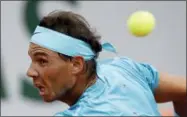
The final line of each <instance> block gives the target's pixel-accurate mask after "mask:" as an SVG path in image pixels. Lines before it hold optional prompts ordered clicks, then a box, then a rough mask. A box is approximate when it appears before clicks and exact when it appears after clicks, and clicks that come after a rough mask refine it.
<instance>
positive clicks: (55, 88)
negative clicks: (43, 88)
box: [45, 66, 75, 95]
mask: <svg viewBox="0 0 187 117" xmlns="http://www.w3.org/2000/svg"><path fill="white" fill-rule="evenodd" d="M45 74H47V75H46V78H47V79H46V80H45V83H46V85H47V88H48V90H49V92H50V93H52V94H53V95H57V94H59V93H60V92H61V91H62V90H68V89H70V88H72V87H73V85H74V84H75V79H74V78H73V76H72V74H71V69H70V68H69V67H68V66H56V67H53V68H52V69H48V70H46V73H45Z"/></svg>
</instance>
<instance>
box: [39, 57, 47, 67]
mask: <svg viewBox="0 0 187 117" xmlns="http://www.w3.org/2000/svg"><path fill="white" fill-rule="evenodd" d="M38 62H39V64H40V65H42V66H44V65H46V63H47V61H46V60H44V59H39V60H38Z"/></svg>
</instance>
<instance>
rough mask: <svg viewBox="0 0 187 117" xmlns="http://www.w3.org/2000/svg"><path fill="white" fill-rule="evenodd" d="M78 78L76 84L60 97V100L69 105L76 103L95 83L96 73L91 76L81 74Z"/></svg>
mask: <svg viewBox="0 0 187 117" xmlns="http://www.w3.org/2000/svg"><path fill="white" fill-rule="evenodd" d="M77 79H78V80H77V81H76V84H75V86H74V87H73V88H72V89H71V90H70V91H68V92H67V93H66V95H65V96H64V97H63V98H62V99H60V101H62V102H65V103H67V104H68V105H69V106H72V105H74V104H75V103H76V102H77V101H78V99H79V98H80V96H81V95H82V94H83V93H84V91H85V90H86V89H87V88H88V87H89V86H91V85H92V84H93V83H94V81H95V80H96V75H95V74H94V75H92V76H91V77H90V78H87V77H84V76H79V77H78V78H77Z"/></svg>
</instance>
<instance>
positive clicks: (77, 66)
mask: <svg viewBox="0 0 187 117" xmlns="http://www.w3.org/2000/svg"><path fill="white" fill-rule="evenodd" d="M71 62H72V74H79V73H81V72H82V71H83V69H84V58H83V57H81V56H76V57H73V58H72V60H71Z"/></svg>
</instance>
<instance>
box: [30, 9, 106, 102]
mask: <svg viewBox="0 0 187 117" xmlns="http://www.w3.org/2000/svg"><path fill="white" fill-rule="evenodd" d="M39 26H41V27H45V28H48V29H51V30H54V31H57V32H60V33H63V34H66V35H69V36H71V37H74V38H76V39H79V40H82V41H84V42H86V43H88V44H89V45H90V47H91V49H92V51H93V52H94V53H95V55H96V56H95V57H94V58H93V59H91V60H88V61H85V60H84V59H83V57H81V56H75V57H72V56H67V55H64V54H60V53H57V52H54V51H52V50H49V49H46V48H43V47H41V46H39V45H37V44H34V43H31V44H30V46H29V56H30V57H31V59H32V63H31V65H30V67H29V69H28V72H27V74H28V76H29V77H31V78H32V79H33V82H34V84H35V86H36V87H38V88H39V89H40V95H42V97H43V99H44V100H45V101H48V102H50V101H53V100H58V99H60V98H62V97H64V96H65V94H66V93H67V92H70V91H71V90H72V89H73V88H74V86H75V85H76V83H77V81H78V80H80V77H81V76H83V77H86V78H89V77H90V76H91V75H93V74H95V73H96V61H95V58H97V56H98V53H99V52H100V51H101V49H102V47H101V44H100V43H99V41H98V39H99V38H100V37H99V36H97V35H95V34H94V33H93V32H92V31H91V29H90V26H89V24H88V23H87V22H86V20H85V19H84V18H83V17H82V16H80V15H78V14H75V13H72V12H65V11H56V12H52V13H50V14H49V15H48V16H46V17H44V18H43V19H42V20H41V21H40V24H39ZM54 41H55V38H54ZM67 49H71V48H67Z"/></svg>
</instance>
